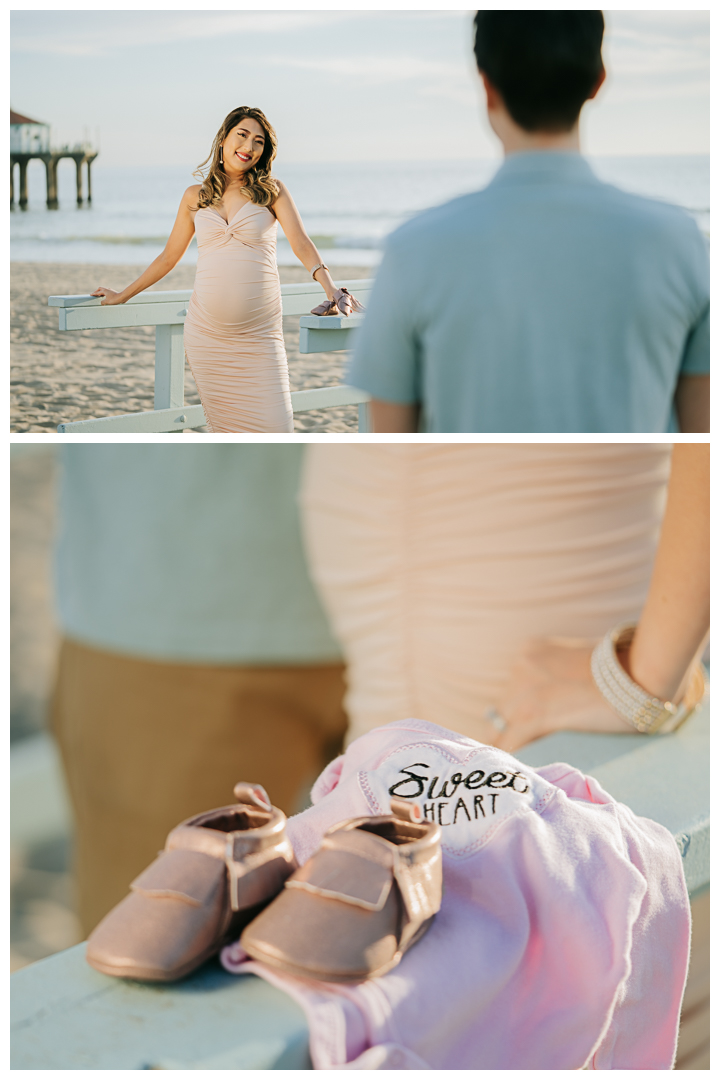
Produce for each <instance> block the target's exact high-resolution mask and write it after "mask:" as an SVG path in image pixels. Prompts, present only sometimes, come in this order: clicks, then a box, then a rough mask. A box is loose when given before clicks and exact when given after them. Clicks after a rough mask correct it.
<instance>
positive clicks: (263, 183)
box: [193, 105, 280, 209]
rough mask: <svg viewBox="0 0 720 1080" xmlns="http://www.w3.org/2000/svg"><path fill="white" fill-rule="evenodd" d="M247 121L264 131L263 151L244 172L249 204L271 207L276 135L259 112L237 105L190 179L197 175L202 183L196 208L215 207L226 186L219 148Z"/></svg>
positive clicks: (276, 187)
mask: <svg viewBox="0 0 720 1080" xmlns="http://www.w3.org/2000/svg"><path fill="white" fill-rule="evenodd" d="M246 118H249V119H251V120H257V122H258V124H259V125H260V127H261V128H262V129H263V131H264V132H265V148H264V150H263V152H262V157H261V158H260V160H259V161H258V163H257V165H256V166H255V167H254V168H252V169H248V171H247V172H246V173H245V191H246V192H247V194H248V197H249V199H250V201H251V202H254V203H257V205H258V206H268V207H269V206H272V204H273V203H274V202H275V200H276V199H277V197H278V195H279V194H280V187H279V185H278V182H277V180H275V179H274V178H273V177H272V176H271V175H270V173H271V170H272V163H273V161H274V160H275V155H276V153H277V135H276V134H275V131H274V130H273V127H272V125H271V124H270V123H269V121H268V119H267V117H266V116H265V114H264V113H263V112H261V111H260V109H252V108H250V106H248V105H240V106H239V107H238V108H237V109H233V111H232V112H231V113H228V115H227V116H226V117H225V119H224V120H223V122H222V124H221V126H220V130H219V131H218V133H217V135H216V136H215V138H214V139H213V144H212V149H211V150H210V153H209V154H208V156H207V157H206V158H205V160H204V161H203V162H202V164H201V165H198V167H197V169H196V170H195V172H194V173H193V176H196V177H197V178H198V180H202V184H201V187H200V191H199V192H198V209H200V208H201V207H203V206H214V205H215V204H216V203H219V202H220V200H221V199H222V197H223V194H224V193H225V187H226V185H227V177H226V176H225V172H224V171H223V167H222V165H221V164H220V147H221V146H222V144H223V143H224V142H225V140H226V139H227V137H228V135H229V134H230V132H231V131H232V129H233V128H234V127H236V126H237V125H238V124H239V123H240V121H241V120H245V119H246ZM206 166H207V168H206Z"/></svg>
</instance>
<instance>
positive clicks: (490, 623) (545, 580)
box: [302, 443, 670, 743]
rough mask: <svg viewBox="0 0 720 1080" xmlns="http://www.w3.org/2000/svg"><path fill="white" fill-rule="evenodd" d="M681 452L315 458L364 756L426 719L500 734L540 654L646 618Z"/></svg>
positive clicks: (428, 451)
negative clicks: (412, 720)
mask: <svg viewBox="0 0 720 1080" xmlns="http://www.w3.org/2000/svg"><path fill="white" fill-rule="evenodd" d="M669 464H670V447H669V446H668V445H646V444H640V443H638V444H634V445H622V444H603V443H600V444H592V443H589V444H583V445H556V444H552V443H545V444H543V443H540V444H537V443H535V444H532V445H514V444H511V443H510V444H507V443H506V444H484V445H469V446H468V445H453V446H447V445H446V446H438V445H424V446H422V445H414V446H408V445H404V446H403V445H399V444H397V443H396V444H380V445H369V444H365V445H362V446H347V445H338V444H334V445H332V446H311V447H308V450H307V454H306V458H305V477H304V484H303V491H302V506H303V511H304V528H305V540H306V551H307V554H308V558H309V562H310V567H311V574H312V577H313V578H314V580H315V583H316V584H317V585H318V586H319V589H320V592H321V595H322V598H323V600H324V602H325V606H326V608H327V610H328V612H329V614H330V618H331V622H332V625H333V629H334V631H335V633H336V636H337V638H338V640H339V641H340V643H341V645H342V646H343V651H344V653H345V658H346V661H347V665H348V666H347V680H348V694H347V697H346V701H345V704H346V709H347V712H348V714H349V717H350V732H349V734H348V740H352V739H354V738H356V737H357V736H359V735H362V734H364V733H365V732H366V731H369V730H371V729H372V728H375V727H379V726H380V725H381V724H387V723H389V722H390V721H392V720H402V719H404V718H405V717H409V716H414V717H417V718H419V719H421V720H428V721H430V722H431V723H433V724H440V725H441V726H443V727H447V728H451V729H452V730H453V731H459V732H461V733H462V734H463V735H469V736H470V737H471V738H473V739H477V740H478V741H479V742H487V743H490V742H493V740H494V739H496V738H497V732H496V731H495V728H494V727H493V726H492V725H491V724H490V723H489V722H488V721H487V720H486V719H485V718H484V712H485V709H486V708H487V707H488V706H496V705H497V703H498V700H499V699H500V697H501V695H502V693H503V691H504V689H505V686H506V684H507V680H508V678H509V674H510V668H511V665H512V663H513V661H514V659H515V658H516V657H517V655H518V652H519V650H520V649H521V648H522V646H523V644H524V642H525V640H526V639H527V638H530V637H535V636H538V637H544V636H557V637H570V638H583V639H589V640H592V641H596V640H598V639H599V638H600V637H602V635H603V634H604V633H605V632H606V631H607V630H609V629H610V628H611V627H612V626H615V625H616V624H617V623H619V622H621V621H624V620H626V619H636V618H637V617H638V615H639V613H640V610H641V608H642V605H643V602H644V599H645V595H646V593H647V589H648V585H649V582H650V574H651V571H652V564H653V559H654V556H655V547H656V544H657V540H658V535H659V530H660V523H661V521H662V516H663V513H664V507H665V490H666V484H667V478H668V474H669Z"/></svg>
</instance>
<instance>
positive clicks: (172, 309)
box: [48, 278, 372, 435]
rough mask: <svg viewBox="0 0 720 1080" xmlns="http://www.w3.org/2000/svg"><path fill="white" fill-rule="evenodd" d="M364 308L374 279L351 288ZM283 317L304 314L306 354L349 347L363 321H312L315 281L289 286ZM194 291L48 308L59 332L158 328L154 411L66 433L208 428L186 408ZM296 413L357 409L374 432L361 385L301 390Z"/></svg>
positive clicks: (73, 300) (317, 293) (61, 300)
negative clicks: (186, 341)
mask: <svg viewBox="0 0 720 1080" xmlns="http://www.w3.org/2000/svg"><path fill="white" fill-rule="evenodd" d="M346 285H347V287H348V288H349V289H350V291H351V292H352V293H353V294H354V295H355V296H357V298H358V300H360V301H361V302H362V303H363V304H365V303H367V299H368V297H369V295H370V290H371V288H372V279H370V278H361V279H359V280H357V281H348V282H346ZM280 293H281V297H282V308H283V315H300V316H302V317H301V319H300V352H301V353H317V352H338V351H339V350H342V349H347V348H349V347H350V343H351V341H352V336H353V333H354V331H355V330H357V328H358V326H359V324H360V322H361V321H362V315H359V314H355V315H350V316H349V317H348V318H345V317H344V316H342V315H338V316H333V315H330V316H328V317H326V318H319V317H318V316H317V315H306V314H305V312H308V311H310V309H311V308H313V307H315V306H316V304H317V303H318V302H319V301H320V300H323V299H324V298H325V293H324V292H323V290H322V289H321V287H320V286H319V285H318V284H316V283H315V282H314V281H311V282H309V283H303V284H299V285H282V286H281V287H280ZM191 295H192V289H176V290H174V291H172V292H162V291H160V292H144V293H139V295H138V296H134V297H133V298H132V300H129V301H128V302H127V303H126V304H116V305H112V306H105V307H103V306H102V305H101V302H100V297H98V296H91V295H90V294H87V293H83V294H80V295H77V296H50V297H48V306H49V307H53V308H58V328H59V329H60V330H62V331H72V330H101V329H111V328H112V327H120V326H124V327H127V326H154V327H155V397H154V408H153V409H152V410H151V411H149V412H140V413H125V414H123V415H120V416H103V417H99V418H97V419H88V420H75V421H72V422H69V423H65V424H59V425H58V431H59V432H60V433H61V434H63V433H71V432H72V433H79V434H80V433H81V434H88V435H91V434H95V433H103V432H116V431H117V432H140V433H148V432H163V431H183V430H185V429H186V428H197V427H203V426H204V424H205V423H206V420H205V414H204V412H203V409H202V405H186V404H185V351H184V348H183V324H184V322H185V316H186V315H187V306H188V303H189V302H190V297H191ZM290 396H291V398H292V407H293V412H296V413H299V412H308V411H309V410H311V409H330V408H337V407H338V406H345V405H357V406H358V430H359V431H370V430H371V427H370V411H369V406H368V402H369V400H370V395H369V394H366V393H365V391H364V390H358V389H357V388H356V387H354V386H322V387H317V388H315V389H312V390H296V391H294V392H293V393H292V394H291V395H290Z"/></svg>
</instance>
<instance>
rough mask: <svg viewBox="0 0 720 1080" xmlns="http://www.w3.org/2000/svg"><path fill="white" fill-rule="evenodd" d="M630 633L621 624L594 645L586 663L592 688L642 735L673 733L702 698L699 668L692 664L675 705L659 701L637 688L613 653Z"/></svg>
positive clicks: (631, 629) (631, 625)
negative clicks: (690, 671) (589, 658)
mask: <svg viewBox="0 0 720 1080" xmlns="http://www.w3.org/2000/svg"><path fill="white" fill-rule="evenodd" d="M634 634H635V624H634V623H623V624H622V626H618V627H616V628H615V629H614V630H609V631H608V633H607V634H606V635H605V637H604V638H603V639H602V641H601V642H600V643H599V644H598V645H596V647H595V649H594V650H593V654H592V659H591V661H590V666H591V669H592V675H593V679H594V680H595V685H596V686H597V688H598V690H599V691H600V693H601V694H602V696H603V697H604V698H605V700H606V701H607V703H608V705H610V706H611V707H612V708H613V709H614V710H615V712H616V713H617V714H618V716H621V717H622V719H623V720H625V721H626V722H627V723H628V724H630V725H631V726H632V727H634V728H635V729H636V731H639V732H641V733H642V734H643V735H660V734H662V735H664V734H666V733H667V732H669V731H676V730H677V729H678V728H679V727H680V725H681V724H684V723H685V721H686V720H687V719H688V717H689V716H690V715H691V714H692V713H693V712H694V711H695V709H696V708H697V707H698V705H699V704H700V702H701V701H702V699H703V697H704V696H705V671H704V669H703V666H702V664H697V665H696V667H695V669H694V670H693V673H692V676H691V679H690V685H689V686H688V689H687V693H686V694H685V697H684V698H683V700H682V701H681V702H680V704H679V705H675V704H673V702H672V701H660V699H659V698H656V697H653V696H652V695H651V694H648V693H646V691H645V690H643V688H642V687H641V686H638V684H637V683H636V682H634V681H633V680H632V679H631V678H630V676H629V675H628V674H627V672H626V671H625V669H624V668H623V667H622V665H621V664H620V661H619V660H618V658H617V650H618V649H619V648H626V647H627V646H628V645H629V644H630V642H631V641H632V639H633V635H634Z"/></svg>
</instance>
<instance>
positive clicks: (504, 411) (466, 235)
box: [348, 152, 710, 432]
mask: <svg viewBox="0 0 720 1080" xmlns="http://www.w3.org/2000/svg"><path fill="white" fill-rule="evenodd" d="M709 364H710V325H709V259H708V250H707V244H706V241H705V240H704V238H703V237H702V235H701V233H700V231H699V229H698V228H697V225H696V224H695V222H694V221H693V219H692V218H691V217H690V216H689V215H688V214H687V213H685V212H684V211H683V210H680V209H679V208H677V207H674V206H671V205H668V204H666V203H661V202H658V201H655V200H652V199H646V198H642V197H640V196H638V195H631V194H629V193H627V192H625V191H620V190H619V189H618V188H615V187H613V186H611V185H610V184H606V183H603V182H602V181H600V180H599V179H598V178H597V177H596V176H595V174H594V172H593V171H592V169H591V167H590V165H589V164H588V163H587V161H586V160H585V159H584V158H583V157H581V156H580V155H579V154H574V153H556V152H542V153H522V154H512V155H510V156H509V157H507V158H506V160H505V162H504V163H503V165H502V166H501V168H500V169H499V170H498V172H497V173H496V175H495V177H494V178H493V180H492V181H491V182H490V184H489V185H488V186H487V187H486V188H485V189H484V190H482V191H478V192H475V193H473V194H471V195H465V196H462V197H461V198H458V199H454V200H453V201H452V202H449V203H446V204H445V205H444V206H439V207H437V208H435V209H433V210H429V211H427V212H425V213H423V214H421V215H419V216H418V217H416V218H414V219H413V220H411V221H409V222H407V223H406V224H404V225H403V226H401V228H399V229H398V230H397V231H396V232H395V233H393V234H392V236H391V237H390V238H389V240H388V243H387V250H386V254H385V257H384V259H383V262H382V264H381V266H380V269H379V271H378V275H377V278H376V281H375V285H374V287H373V292H372V296H371V298H370V301H369V305H368V312H367V316H366V318H365V320H364V323H363V325H362V327H361V329H360V332H359V333H358V336H357V342H356V346H355V350H354V354H353V356H352V359H351V362H350V368H349V372H348V382H350V383H351V384H352V385H353V386H357V387H360V388H361V389H363V390H366V391H368V392H369V393H371V394H372V395H373V397H376V398H380V399H382V400H385V401H390V402H398V403H411V402H420V403H421V405H422V427H423V429H424V430H425V431H430V432H554V431H557V432H594V431H612V432H626V431H627V432H630V431H633V432H635V431H636V432H666V431H672V430H676V423H675V415H674V408H673V397H674V392H675V386H676V382H677V379H678V376H679V374H681V373H684V374H685V373H686V374H703V373H706V372H708V371H709Z"/></svg>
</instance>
